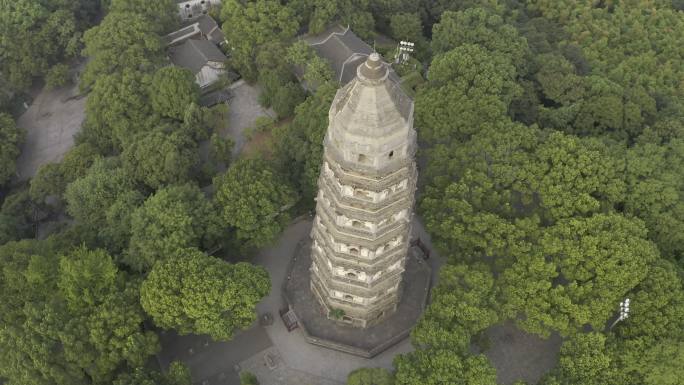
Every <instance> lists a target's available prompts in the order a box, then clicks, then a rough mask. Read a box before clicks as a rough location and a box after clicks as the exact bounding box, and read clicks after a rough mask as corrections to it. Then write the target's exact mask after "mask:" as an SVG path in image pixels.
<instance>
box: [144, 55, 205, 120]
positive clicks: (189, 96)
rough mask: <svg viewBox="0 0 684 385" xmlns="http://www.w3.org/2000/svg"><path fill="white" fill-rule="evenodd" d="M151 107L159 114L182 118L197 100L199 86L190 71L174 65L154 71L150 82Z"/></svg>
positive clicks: (177, 118)
mask: <svg viewBox="0 0 684 385" xmlns="http://www.w3.org/2000/svg"><path fill="white" fill-rule="evenodd" d="M150 101H151V102H152V109H153V110H154V111H155V112H156V113H158V114H160V115H161V116H164V117H167V118H171V119H176V120H179V121H180V120H183V117H184V116H185V111H186V110H187V108H188V106H189V105H190V104H191V103H195V104H196V103H197V102H198V101H199V86H198V85H197V83H195V77H194V75H193V74H192V72H191V71H190V70H188V69H186V68H180V67H175V66H168V67H163V68H160V69H158V70H157V72H155V74H154V76H153V77H152V82H151V84H150Z"/></svg>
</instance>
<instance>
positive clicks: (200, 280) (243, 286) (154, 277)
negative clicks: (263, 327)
mask: <svg viewBox="0 0 684 385" xmlns="http://www.w3.org/2000/svg"><path fill="white" fill-rule="evenodd" d="M270 286H271V285H270V281H269V278H268V273H266V271H265V270H264V269H263V268H261V267H256V266H253V265H251V264H248V263H244V262H241V263H237V264H234V265H231V264H228V263H226V262H224V261H221V260H220V259H217V258H214V257H210V256H207V255H205V254H204V253H202V252H201V251H199V250H196V249H185V250H179V251H178V252H177V253H176V254H175V255H174V256H170V257H169V258H167V259H166V260H163V261H159V262H158V263H156V264H155V265H154V267H153V268H152V271H151V272H150V274H149V275H148V276H147V279H146V280H145V282H143V285H142V289H141V293H140V302H141V304H142V306H143V308H144V309H145V311H146V312H147V314H149V315H150V316H151V317H152V320H153V321H154V323H155V324H156V325H157V326H159V327H161V328H164V329H169V328H174V329H176V330H178V332H179V333H180V334H188V333H195V334H208V335H210V336H211V337H212V338H214V339H215V340H229V339H230V338H232V336H233V334H234V333H235V331H236V330H237V329H245V328H247V327H249V326H250V325H251V324H252V323H253V322H254V321H256V313H255V312H254V306H255V305H256V303H257V302H258V301H259V300H261V298H262V297H264V296H265V295H266V294H268V292H269V290H270Z"/></svg>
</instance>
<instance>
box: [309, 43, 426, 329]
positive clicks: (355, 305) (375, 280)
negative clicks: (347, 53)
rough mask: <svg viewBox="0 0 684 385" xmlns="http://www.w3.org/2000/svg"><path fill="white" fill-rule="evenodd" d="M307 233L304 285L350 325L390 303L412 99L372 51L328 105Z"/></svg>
mask: <svg viewBox="0 0 684 385" xmlns="http://www.w3.org/2000/svg"><path fill="white" fill-rule="evenodd" d="M324 148H325V150H324V155H323V164H322V166H321V174H320V177H319V179H318V187H319V191H318V196H317V198H316V201H317V203H316V218H315V219H314V225H313V229H312V231H311V237H312V239H313V245H312V251H311V259H312V265H311V290H312V291H313V293H314V295H315V297H316V298H317V299H318V301H319V302H320V304H321V305H322V306H323V308H324V309H325V311H326V312H327V314H328V318H331V319H337V320H341V321H343V322H346V323H349V324H351V325H353V326H357V327H367V326H370V325H373V324H375V323H377V322H379V321H381V320H382V319H383V318H385V317H386V316H388V315H390V314H391V313H392V312H394V311H395V310H396V308H397V305H398V303H399V300H400V298H401V292H402V273H403V271H404V266H405V261H406V255H407V251H408V246H409V234H410V223H411V217H412V211H413V200H414V193H415V187H416V177H417V171H416V165H415V161H414V154H415V150H416V132H415V130H414V129H413V101H412V100H411V99H410V98H409V97H408V96H407V95H406V94H405V93H404V92H403V90H402V89H401V88H400V86H399V84H398V82H397V80H396V75H395V74H394V73H393V72H392V71H390V69H389V68H388V66H387V64H385V63H383V62H382V60H381V58H380V56H379V55H378V54H377V53H373V54H371V55H369V57H368V60H366V62H365V63H363V64H361V65H359V67H358V69H357V76H356V78H355V79H354V80H352V81H351V82H349V83H348V84H347V85H345V86H344V87H342V88H341V89H340V90H338V91H337V94H336V95H335V99H334V100H333V103H332V106H331V107H330V112H329V125H328V131H327V134H326V137H325V141H324Z"/></svg>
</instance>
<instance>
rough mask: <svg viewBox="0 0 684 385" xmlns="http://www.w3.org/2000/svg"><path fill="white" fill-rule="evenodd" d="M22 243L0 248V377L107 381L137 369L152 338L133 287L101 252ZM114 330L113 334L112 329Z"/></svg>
mask: <svg viewBox="0 0 684 385" xmlns="http://www.w3.org/2000/svg"><path fill="white" fill-rule="evenodd" d="M63 247H64V245H59V244H57V243H55V242H54V241H51V240H48V241H34V240H32V241H24V242H21V243H15V244H8V245H5V246H3V248H2V250H0V258H2V261H3V266H4V268H3V270H4V271H3V273H4V274H3V276H4V277H11V279H10V280H3V281H2V282H0V284H1V285H2V290H1V291H0V292H1V293H2V297H3V298H2V300H1V301H0V303H2V304H3V328H2V330H0V347H1V349H0V363H1V364H0V373H1V374H2V376H3V377H6V378H8V379H10V380H11V381H16V382H18V383H32V384H45V385H47V384H56V383H70V384H102V385H104V384H108V383H111V381H112V379H113V378H114V377H115V375H116V374H117V373H118V372H119V371H122V370H123V371H126V370H128V369H129V368H130V367H139V366H142V365H143V364H144V363H145V362H146V361H147V359H148V358H149V357H150V355H152V354H154V353H156V352H157V350H158V349H159V345H158V342H157V337H156V335H155V334H154V333H152V332H145V331H143V329H142V322H143V318H144V315H143V312H142V308H141V307H140V304H139V300H138V298H139V292H138V287H139V282H138V281H137V280H135V279H132V278H131V277H129V276H127V275H126V274H125V273H123V272H120V271H118V270H117V268H116V266H115V265H114V263H113V261H112V258H111V257H110V256H109V255H108V254H107V253H105V252H103V251H99V250H98V251H92V250H88V249H86V248H85V247H80V248H76V249H75V250H73V251H71V252H68V253H67V254H65V255H63V256H62V257H61V258H60V257H57V256H58V255H59V254H58V253H60V250H61V249H62V248H63ZM113 331H116V332H113Z"/></svg>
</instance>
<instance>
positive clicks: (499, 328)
mask: <svg viewBox="0 0 684 385" xmlns="http://www.w3.org/2000/svg"><path fill="white" fill-rule="evenodd" d="M487 336H488V337H489V342H490V347H489V349H487V351H486V352H485V355H486V356H487V357H489V360H490V361H491V362H492V365H494V367H495V368H496V373H497V382H498V383H499V384H501V385H510V384H512V383H514V382H515V381H517V380H524V381H525V382H527V383H528V384H535V383H537V381H539V379H540V378H541V377H542V376H543V375H544V374H546V373H547V372H548V371H549V370H551V369H552V368H553V367H554V366H556V364H557V363H558V351H559V350H560V345H561V338H560V336H559V335H558V334H555V333H554V334H552V335H551V336H550V337H549V338H548V339H543V338H541V337H539V336H537V335H535V334H530V333H527V332H524V331H522V330H520V329H519V328H518V327H517V326H516V325H515V323H513V322H512V321H506V322H504V323H501V324H498V325H495V326H492V327H491V328H489V330H487Z"/></svg>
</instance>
